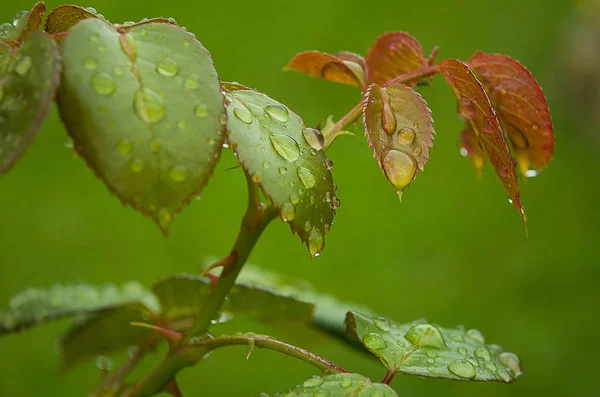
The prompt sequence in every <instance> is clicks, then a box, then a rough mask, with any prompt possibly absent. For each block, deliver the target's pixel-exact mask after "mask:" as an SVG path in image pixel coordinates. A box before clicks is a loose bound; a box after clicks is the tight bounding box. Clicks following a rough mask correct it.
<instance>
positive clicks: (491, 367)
mask: <svg viewBox="0 0 600 397" xmlns="http://www.w3.org/2000/svg"><path fill="white" fill-rule="evenodd" d="M483 366H484V367H486V368H487V369H489V370H490V371H495V370H496V364H494V363H493V362H491V361H488V362H486V363H485V364H483Z"/></svg>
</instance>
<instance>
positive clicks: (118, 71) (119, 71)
mask: <svg viewBox="0 0 600 397" xmlns="http://www.w3.org/2000/svg"><path fill="white" fill-rule="evenodd" d="M113 72H114V73H115V76H118V77H121V76H123V75H124V74H125V71H124V70H123V68H120V67H118V66H116V67H115V68H114V69H113Z"/></svg>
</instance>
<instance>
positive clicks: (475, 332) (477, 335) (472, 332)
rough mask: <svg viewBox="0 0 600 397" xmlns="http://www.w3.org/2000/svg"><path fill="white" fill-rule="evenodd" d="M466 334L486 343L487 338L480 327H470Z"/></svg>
mask: <svg viewBox="0 0 600 397" xmlns="http://www.w3.org/2000/svg"><path fill="white" fill-rule="evenodd" d="M466 335H467V337H468V338H471V339H473V340H475V341H477V342H479V343H485V338H484V337H483V334H482V333H481V331H479V330H478V329H470V330H468V331H467V333H466Z"/></svg>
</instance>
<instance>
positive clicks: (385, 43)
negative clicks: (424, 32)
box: [366, 32, 427, 85]
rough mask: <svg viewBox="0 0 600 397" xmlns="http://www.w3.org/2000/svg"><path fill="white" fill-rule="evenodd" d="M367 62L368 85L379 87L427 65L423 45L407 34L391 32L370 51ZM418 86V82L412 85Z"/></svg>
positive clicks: (381, 37)
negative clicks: (373, 84) (372, 84)
mask: <svg viewBox="0 0 600 397" xmlns="http://www.w3.org/2000/svg"><path fill="white" fill-rule="evenodd" d="M366 61H367V65H368V67H369V69H368V70H369V74H368V79H367V83H368V84H370V83H376V84H379V85H383V84H385V83H387V82H388V81H390V80H392V79H393V78H394V77H397V76H400V75H402V74H405V73H409V72H412V71H415V70H418V69H422V68H424V67H425V66H426V65H427V59H426V58H425V53H424V52H423V48H422V47H421V44H419V42H418V41H417V39H415V38H414V37H413V36H411V35H410V34H408V33H405V32H390V33H385V34H382V35H381V36H379V37H378V38H377V39H376V40H375V43H374V44H373V46H371V48H370V49H369V53H368V54H367V57H366ZM416 84H417V82H414V83H412V85H416Z"/></svg>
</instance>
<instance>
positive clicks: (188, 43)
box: [183, 39, 191, 47]
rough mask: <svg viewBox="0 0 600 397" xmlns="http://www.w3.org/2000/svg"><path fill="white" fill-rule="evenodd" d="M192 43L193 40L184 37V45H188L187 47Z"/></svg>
mask: <svg viewBox="0 0 600 397" xmlns="http://www.w3.org/2000/svg"><path fill="white" fill-rule="evenodd" d="M190 44H191V42H190V40H189V39H183V45H184V46H186V47H187V46H189V45H190Z"/></svg>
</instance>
